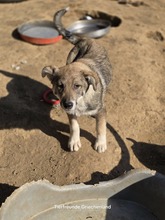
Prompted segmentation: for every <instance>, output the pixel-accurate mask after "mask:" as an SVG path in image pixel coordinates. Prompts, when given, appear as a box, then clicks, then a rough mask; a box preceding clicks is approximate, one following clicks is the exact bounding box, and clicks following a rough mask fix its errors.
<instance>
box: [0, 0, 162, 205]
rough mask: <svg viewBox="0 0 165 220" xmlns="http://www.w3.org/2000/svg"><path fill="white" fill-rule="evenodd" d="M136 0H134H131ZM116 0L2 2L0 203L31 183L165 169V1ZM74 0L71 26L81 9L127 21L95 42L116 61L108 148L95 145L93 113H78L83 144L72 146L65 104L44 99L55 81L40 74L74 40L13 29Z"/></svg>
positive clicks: (106, 177)
mask: <svg viewBox="0 0 165 220" xmlns="http://www.w3.org/2000/svg"><path fill="white" fill-rule="evenodd" d="M132 2H135V1H132ZM143 3H144V4H141V5H139V6H134V5H132V4H119V3H118V2H117V1H115V0H107V1H104V0H97V4H96V1H95V0H90V1H88V0H86V1H85V0H84V1H82V0H76V1H71V0H70V1H69V0H59V1H54V0H47V1H44V0H29V1H25V2H22V3H14V4H0V11H1V13H0V36H1V37H0V203H2V202H3V201H4V200H5V199H6V197H7V196H8V195H10V193H11V192H12V191H13V190H14V189H15V188H16V187H19V186H21V185H22V184H24V183H26V182H30V181H33V180H39V179H47V180H49V181H50V182H51V183H53V184H57V185H64V184H72V183H79V182H84V183H97V182H99V181H104V180H110V179H113V178H116V177H118V176H119V175H121V174H123V173H124V172H126V171H128V170H130V169H134V168H149V169H154V170H157V171H158V172H161V173H163V174H165V111H164V110H165V26H164V24H165V16H164V9H165V2H164V0H157V1H155V0H144V1H143ZM66 6H70V7H71V11H70V12H69V13H68V14H67V15H66V16H65V18H64V22H65V24H66V25H68V24H69V23H72V22H73V21H74V20H77V19H78V18H79V17H80V14H79V13H78V12H77V10H86V9H88V10H101V11H103V12H106V13H108V14H110V15H114V16H117V17H119V18H120V19H121V20H122V22H121V24H120V25H119V26H118V27H113V28H112V29H111V30H110V32H109V33H108V34H107V35H106V36H104V37H103V38H100V39H97V41H98V42H99V43H100V44H102V45H104V46H105V48H106V49H107V51H108V54H109V56H110V59H111V63H112V66H113V80H112V82H111V85H110V86H109V89H108V92H107V97H106V104H107V142H108V149H107V151H106V152H105V153H102V154H99V153H97V152H95V151H94V149H93V148H92V146H93V144H94V141H95V119H94V118H91V117H81V118H79V122H80V126H81V142H82V148H81V149H80V150H79V151H78V152H74V153H71V152H69V151H68V149H67V141H68V136H69V127H68V119H67V116H66V114H65V112H64V111H62V110H61V108H60V107H58V108H52V106H51V105H48V104H47V103H45V102H43V101H42V99H41V95H42V93H43V92H44V91H45V90H46V89H47V88H48V87H50V86H51V85H50V83H49V82H48V80H47V79H43V78H42V77H41V74H40V73H41V69H42V68H43V67H44V66H46V65H56V66H62V65H64V64H65V61H66V57H67V55H68V53H69V51H70V49H71V48H72V45H71V44H70V43H68V42H67V41H65V40H61V41H59V42H58V43H56V44H52V45H46V46H37V45H32V44H29V43H26V42H24V41H22V40H20V39H18V36H17V34H16V32H15V29H16V28H17V27H18V26H19V25H21V24H22V23H24V22H27V21H30V20H42V19H47V20H52V19H53V15H54V13H55V12H56V11H57V10H59V9H60V8H62V7H66Z"/></svg>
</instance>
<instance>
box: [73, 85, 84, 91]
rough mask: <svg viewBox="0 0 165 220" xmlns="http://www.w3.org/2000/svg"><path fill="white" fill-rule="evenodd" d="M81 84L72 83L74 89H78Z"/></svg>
mask: <svg viewBox="0 0 165 220" xmlns="http://www.w3.org/2000/svg"><path fill="white" fill-rule="evenodd" d="M81 87H82V86H81V85H79V84H74V89H75V90H76V89H80V88H81Z"/></svg>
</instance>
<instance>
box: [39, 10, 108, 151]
mask: <svg viewBox="0 0 165 220" xmlns="http://www.w3.org/2000/svg"><path fill="white" fill-rule="evenodd" d="M67 11H68V8H66V9H62V10H60V11H58V12H57V13H56V14H55V17H54V21H55V25H56V28H57V30H58V31H59V33H60V34H61V35H63V36H64V38H65V39H67V40H68V41H69V42H71V43H72V44H74V45H75V46H74V47H73V49H72V50H71V51H70V53H69V55H68V58H67V62H66V65H65V66H63V67H60V68H58V67H52V66H47V67H45V68H43V70H42V76H43V77H45V76H47V77H48V79H49V80H50V81H51V83H52V87H53V88H52V90H53V93H54V94H55V95H56V96H57V97H58V98H59V99H60V103H61V107H62V108H63V109H64V110H65V111H66V113H67V115H68V118H69V123H70V139H69V143H68V147H69V148H70V150H71V151H78V150H79V148H80V147H81V142H80V128H79V124H78V122H77V117H78V116H81V115H93V116H95V118H96V132H97V138H96V142H95V146H94V148H95V150H96V151H98V152H99V153H101V152H104V151H105V150H106V149H107V143H106V110H105V105H104V95H105V92H106V88H107V86H108V84H109V82H110V80H111V64H110V61H109V59H108V56H107V53H106V51H105V49H104V48H103V47H102V46H100V45H99V44H97V43H96V41H95V40H93V39H88V38H84V37H82V38H81V37H79V36H76V35H74V34H73V35H72V34H71V33H70V32H69V31H67V30H66V29H65V28H64V27H63V25H62V23H61V17H62V16H63V15H64V14H65V13H66V12H67Z"/></svg>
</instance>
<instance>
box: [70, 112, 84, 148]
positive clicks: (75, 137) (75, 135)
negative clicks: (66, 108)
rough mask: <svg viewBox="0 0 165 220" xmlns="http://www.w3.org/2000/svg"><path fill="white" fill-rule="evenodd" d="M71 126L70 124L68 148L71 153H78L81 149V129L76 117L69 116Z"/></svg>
mask: <svg viewBox="0 0 165 220" xmlns="http://www.w3.org/2000/svg"><path fill="white" fill-rule="evenodd" d="M68 118H69V124H70V138H69V142H68V147H69V149H70V151H78V150H79V148H80V147H81V142H80V127H79V124H78V121H77V117H76V116H75V115H70V114H68Z"/></svg>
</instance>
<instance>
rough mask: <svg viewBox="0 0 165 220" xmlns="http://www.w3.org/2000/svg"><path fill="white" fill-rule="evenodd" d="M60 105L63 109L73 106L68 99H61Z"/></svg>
mask: <svg viewBox="0 0 165 220" xmlns="http://www.w3.org/2000/svg"><path fill="white" fill-rule="evenodd" d="M62 105H63V107H64V108H65V109H71V108H72V107H73V102H70V101H63V102H62Z"/></svg>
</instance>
